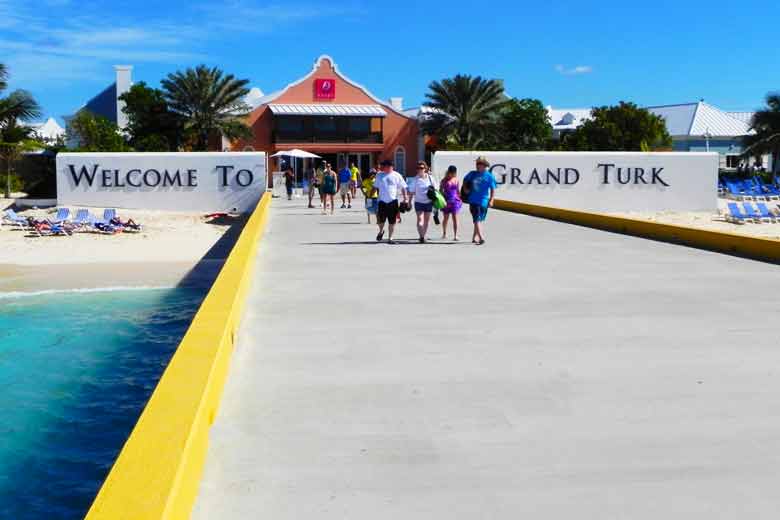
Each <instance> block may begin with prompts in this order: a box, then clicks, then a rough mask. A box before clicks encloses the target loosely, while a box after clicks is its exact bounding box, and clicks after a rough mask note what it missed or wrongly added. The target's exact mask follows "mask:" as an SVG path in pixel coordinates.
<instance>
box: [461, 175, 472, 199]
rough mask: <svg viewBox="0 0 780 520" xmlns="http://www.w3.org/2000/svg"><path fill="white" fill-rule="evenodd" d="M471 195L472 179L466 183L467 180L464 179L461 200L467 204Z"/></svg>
mask: <svg viewBox="0 0 780 520" xmlns="http://www.w3.org/2000/svg"><path fill="white" fill-rule="evenodd" d="M470 193H471V179H469V180H468V182H466V179H463V184H462V185H461V187H460V200H462V201H463V202H466V201H467V200H469V194H470Z"/></svg>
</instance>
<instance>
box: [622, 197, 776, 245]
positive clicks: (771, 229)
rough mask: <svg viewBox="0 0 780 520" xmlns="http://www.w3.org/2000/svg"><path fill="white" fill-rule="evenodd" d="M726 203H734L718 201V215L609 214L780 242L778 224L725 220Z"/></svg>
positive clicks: (771, 202)
mask: <svg viewBox="0 0 780 520" xmlns="http://www.w3.org/2000/svg"><path fill="white" fill-rule="evenodd" d="M728 202H734V201H732V200H727V199H718V208H719V213H710V212H706V211H704V212H695V211H690V212H674V211H663V212H641V211H637V212H627V213H611V214H612V215H618V216H622V217H629V218H635V219H640V220H649V221H651V222H659V223H662V224H674V225H677V226H686V227H692V228H699V229H709V230H713V231H726V232H728V233H735V234H739V235H748V236H754V237H761V238H771V239H775V240H780V223H768V222H762V223H760V224H755V223H752V222H747V223H745V224H735V223H733V222H728V221H726V220H725V218H724V215H725V214H726V204H727V203H728ZM766 204H767V206H768V207H769V208H770V211H771V210H772V209H773V208H775V209H776V208H777V207H778V206H777V204H778V201H770V202H767V203H766Z"/></svg>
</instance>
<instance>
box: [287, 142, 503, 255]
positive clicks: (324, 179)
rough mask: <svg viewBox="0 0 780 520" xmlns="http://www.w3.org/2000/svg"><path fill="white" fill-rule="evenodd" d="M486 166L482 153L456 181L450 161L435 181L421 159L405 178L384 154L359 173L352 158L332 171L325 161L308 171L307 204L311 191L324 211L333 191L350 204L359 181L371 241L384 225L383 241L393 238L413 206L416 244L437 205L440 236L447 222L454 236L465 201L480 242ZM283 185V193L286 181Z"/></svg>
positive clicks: (488, 189)
mask: <svg viewBox="0 0 780 520" xmlns="http://www.w3.org/2000/svg"><path fill="white" fill-rule="evenodd" d="M489 167H490V162H489V161H488V160H487V159H486V158H485V157H478V158H477V160H476V164H475V169H474V170H473V171H471V172H469V173H468V174H467V175H466V176H465V177H464V178H463V182H462V183H461V181H460V180H459V178H458V169H457V168H456V167H455V166H449V167H448V168H447V171H446V173H445V174H444V178H443V179H441V180H440V181H437V179H436V178H435V177H434V175H433V172H431V170H430V168H428V165H427V164H426V163H425V162H424V161H420V162H418V163H417V172H416V175H415V176H413V177H410V178H409V179H405V178H404V177H403V176H402V175H401V174H400V173H398V172H397V171H395V169H394V165H393V162H392V161H391V160H389V159H386V160H384V161H382V162H381V163H380V164H379V165H378V167H377V168H372V169H371V171H370V172H369V173H368V175H367V176H366V177H365V178H363V177H362V175H361V173H360V170H359V169H358V168H357V166H356V165H355V164H352V165H350V166H349V167H347V166H345V167H344V168H343V169H342V170H340V171H339V172H338V174H337V173H336V172H334V171H333V169H332V168H331V165H330V164H329V163H327V162H325V163H323V165H322V167H321V168H318V169H317V170H315V171H314V172H312V173H311V174H310V178H309V193H308V195H309V208H314V205H313V203H312V202H313V199H314V196H315V194H316V193H319V196H320V208H321V210H322V213H323V214H326V213H327V212H328V207H330V214H333V212H334V211H335V205H336V203H335V196H336V194H337V193H339V194H340V195H341V207H342V208H351V207H352V203H353V202H354V201H355V200H356V193H357V189H358V187H359V188H360V191H361V192H362V193H363V196H364V198H365V207H366V214H367V218H368V222H369V224H370V223H371V215H376V223H377V226H378V228H379V232H378V233H377V235H376V240H377V242H381V241H382V240H383V239H384V236H385V228H387V241H388V243H389V244H393V243H395V242H394V240H393V235H394V232H395V226H396V224H397V223H399V222H400V221H401V214H402V213H405V212H407V211H411V210H412V209H413V210H414V212H415V214H416V216H417V234H418V237H419V238H418V240H419V242H420V243H421V244H422V243H425V242H426V240H427V235H428V228H429V226H430V221H431V217H432V216H433V220H434V222H435V223H437V224H438V223H439V221H440V220H439V218H438V213H439V211H441V213H442V214H443V220H442V221H441V224H442V235H441V238H442V239H443V240H446V239H447V230H448V227H449V225H450V223H452V239H453V240H454V241H458V240H459V238H458V229H459V213H460V211H461V209H462V207H463V203H464V201H465V202H466V203H467V204H468V206H469V212H470V213H471V217H472V222H473V223H474V230H473V234H472V237H471V241H472V242H473V243H474V244H477V245H482V244H484V243H485V237H484V229H483V226H484V222H485V219H486V217H487V213H488V208H489V207H491V206H492V205H493V199H494V195H495V189H496V179H495V177H494V176H493V174H492V173H491V172H490V170H489ZM285 179H287V178H285ZM287 186H288V196H289V195H291V191H292V190H291V183H290V184H287Z"/></svg>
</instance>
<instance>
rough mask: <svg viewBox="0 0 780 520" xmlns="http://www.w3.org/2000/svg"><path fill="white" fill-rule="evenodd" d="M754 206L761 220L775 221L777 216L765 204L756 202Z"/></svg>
mask: <svg viewBox="0 0 780 520" xmlns="http://www.w3.org/2000/svg"><path fill="white" fill-rule="evenodd" d="M756 207H757V208H758V213H759V214H760V215H761V219H762V220H766V221H768V222H776V221H777V216H776V215H774V214H772V212H771V211H769V208H768V207H767V206H766V204H764V203H763V202H756Z"/></svg>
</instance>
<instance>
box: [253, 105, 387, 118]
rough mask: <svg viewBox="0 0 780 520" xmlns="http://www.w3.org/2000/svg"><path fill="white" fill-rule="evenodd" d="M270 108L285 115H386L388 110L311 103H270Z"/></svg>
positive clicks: (275, 112)
mask: <svg viewBox="0 0 780 520" xmlns="http://www.w3.org/2000/svg"><path fill="white" fill-rule="evenodd" d="M268 108H270V109H271V112H273V113H274V114H276V115H285V116H362V117H385V116H386V115H387V112H385V109H384V108H382V107H381V105H331V104H327V105H326V104H323V103H314V104H311V105H289V104H270V105H268Z"/></svg>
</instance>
